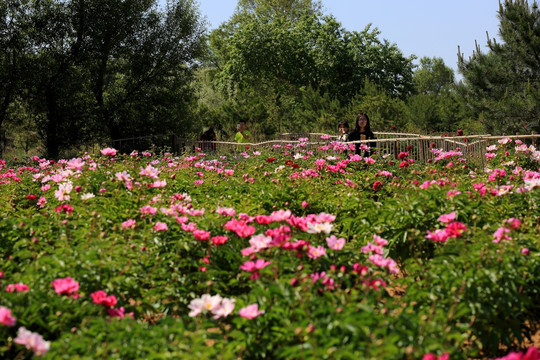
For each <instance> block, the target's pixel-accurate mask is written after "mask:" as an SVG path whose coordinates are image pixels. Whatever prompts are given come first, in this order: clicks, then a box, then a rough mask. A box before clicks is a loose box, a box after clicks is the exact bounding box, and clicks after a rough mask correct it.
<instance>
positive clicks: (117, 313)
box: [107, 306, 134, 319]
mask: <svg viewBox="0 0 540 360" xmlns="http://www.w3.org/2000/svg"><path fill="white" fill-rule="evenodd" d="M107 313H108V314H109V316H110V317H117V318H119V319H123V318H125V317H126V316H129V317H130V318H132V319H133V318H134V316H133V313H132V312H130V313H127V314H126V310H125V309H124V307H123V306H121V307H120V308H119V309H115V308H110V309H107Z"/></svg>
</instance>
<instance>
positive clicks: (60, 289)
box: [51, 276, 79, 297]
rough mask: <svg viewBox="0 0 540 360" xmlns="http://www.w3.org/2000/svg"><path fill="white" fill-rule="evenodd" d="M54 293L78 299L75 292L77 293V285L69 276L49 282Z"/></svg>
mask: <svg viewBox="0 0 540 360" xmlns="http://www.w3.org/2000/svg"><path fill="white" fill-rule="evenodd" d="M51 285H52V286H53V288H54V291H55V292H56V293H57V294H59V295H70V296H72V297H78V294H77V291H79V283H78V282H77V281H75V280H73V278H71V277H70V276H68V277H65V278H61V279H56V280H54V281H53V282H51Z"/></svg>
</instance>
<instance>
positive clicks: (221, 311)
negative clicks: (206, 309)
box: [212, 298, 236, 320]
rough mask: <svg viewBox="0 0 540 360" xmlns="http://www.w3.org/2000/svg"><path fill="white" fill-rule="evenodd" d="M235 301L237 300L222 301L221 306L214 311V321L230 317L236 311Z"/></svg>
mask: <svg viewBox="0 0 540 360" xmlns="http://www.w3.org/2000/svg"><path fill="white" fill-rule="evenodd" d="M235 301H236V300H235V299H228V298H223V299H221V303H220V304H219V306H218V307H217V308H215V309H214V310H212V314H214V320H217V319H219V318H222V317H227V316H229V315H230V314H231V313H232V312H233V310H234V302H235Z"/></svg>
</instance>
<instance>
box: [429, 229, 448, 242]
mask: <svg viewBox="0 0 540 360" xmlns="http://www.w3.org/2000/svg"><path fill="white" fill-rule="evenodd" d="M425 238H426V239H429V240H432V241H435V242H446V241H447V240H448V233H447V232H446V231H444V230H441V229H437V230H435V231H434V232H431V231H429V230H428V234H427V235H426V236H425Z"/></svg>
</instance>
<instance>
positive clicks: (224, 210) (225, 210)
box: [216, 206, 236, 217]
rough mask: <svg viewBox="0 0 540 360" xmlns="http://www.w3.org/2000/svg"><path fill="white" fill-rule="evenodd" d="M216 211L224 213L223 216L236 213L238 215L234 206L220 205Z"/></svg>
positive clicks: (231, 215)
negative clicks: (225, 206)
mask: <svg viewBox="0 0 540 360" xmlns="http://www.w3.org/2000/svg"><path fill="white" fill-rule="evenodd" d="M216 212H217V213H218V214H219V215H223V216H230V217H233V216H234V215H236V211H235V210H234V208H224V207H219V206H218V208H217V210H216Z"/></svg>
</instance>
